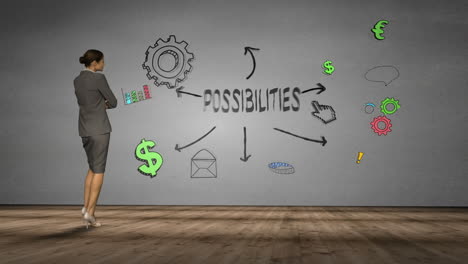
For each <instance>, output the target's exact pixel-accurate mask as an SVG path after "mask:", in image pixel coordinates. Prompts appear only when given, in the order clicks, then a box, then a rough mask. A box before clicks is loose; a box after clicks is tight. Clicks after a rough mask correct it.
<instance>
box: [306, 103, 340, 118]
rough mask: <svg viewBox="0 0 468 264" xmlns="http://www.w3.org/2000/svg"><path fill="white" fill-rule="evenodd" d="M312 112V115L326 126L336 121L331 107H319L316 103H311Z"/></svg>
mask: <svg viewBox="0 0 468 264" xmlns="http://www.w3.org/2000/svg"><path fill="white" fill-rule="evenodd" d="M312 107H313V108H314V112H312V115H313V116H314V117H316V118H318V119H320V120H321V121H322V122H323V123H324V124H328V123H330V122H333V121H335V120H336V113H335V110H333V107H331V106H329V105H321V104H319V103H318V102H317V101H312Z"/></svg>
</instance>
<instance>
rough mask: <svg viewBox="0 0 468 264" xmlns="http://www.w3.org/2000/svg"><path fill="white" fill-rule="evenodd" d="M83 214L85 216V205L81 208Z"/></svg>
mask: <svg viewBox="0 0 468 264" xmlns="http://www.w3.org/2000/svg"><path fill="white" fill-rule="evenodd" d="M81 214H82V215H83V216H84V215H85V214H86V208H85V207H83V208H82V209H81Z"/></svg>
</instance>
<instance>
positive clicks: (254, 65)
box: [244, 47, 260, 80]
mask: <svg viewBox="0 0 468 264" xmlns="http://www.w3.org/2000/svg"><path fill="white" fill-rule="evenodd" d="M252 50H260V49H257V48H252V47H245V48H244V55H246V54H247V51H248V52H249V53H250V55H251V56H252V60H253V69H252V72H251V73H250V74H249V76H247V78H246V79H247V80H248V79H249V78H250V76H252V74H253V73H254V72H255V67H256V65H257V64H256V63H255V57H254V55H253V53H252Z"/></svg>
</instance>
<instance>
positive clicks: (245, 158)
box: [240, 127, 252, 162]
mask: <svg viewBox="0 0 468 264" xmlns="http://www.w3.org/2000/svg"><path fill="white" fill-rule="evenodd" d="M251 156H252V155H247V129H246V128H245V127H244V156H243V157H241V158H240V160H242V161H243V162H247V160H249V158H250V157H251Z"/></svg>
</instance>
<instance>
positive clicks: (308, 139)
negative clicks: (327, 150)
mask: <svg viewBox="0 0 468 264" xmlns="http://www.w3.org/2000/svg"><path fill="white" fill-rule="evenodd" d="M273 129H275V130H278V131H280V132H283V133H286V134H289V135H291V136H295V137H298V138H302V139H304V140H307V141H312V142H317V143H322V146H325V144H327V140H326V139H325V137H324V136H322V140H317V139H310V138H306V137H301V136H298V135H295V134H293V133H291V132H288V131H284V130H281V129H279V128H273Z"/></svg>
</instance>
